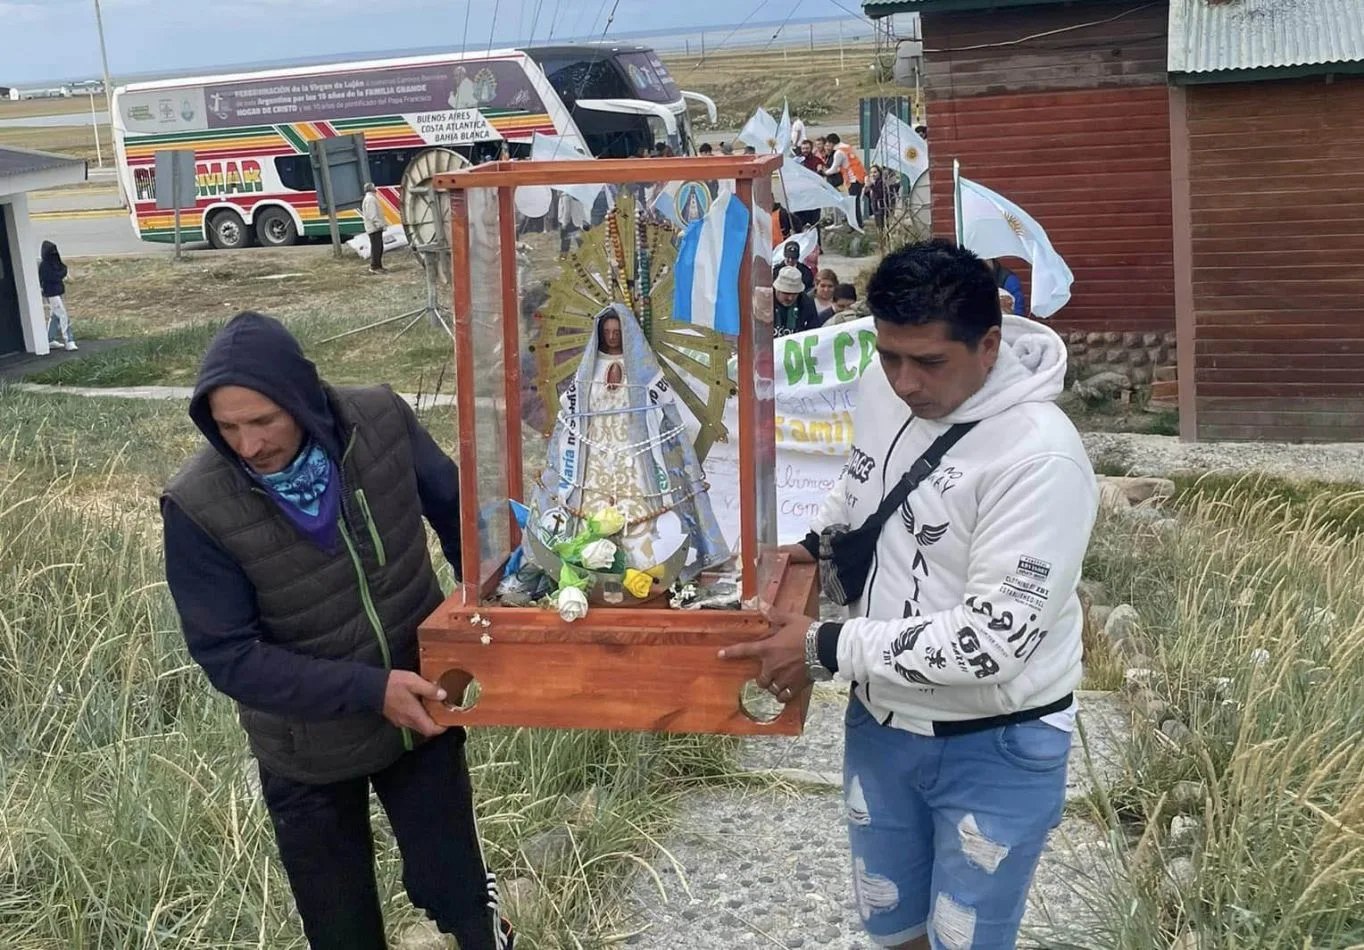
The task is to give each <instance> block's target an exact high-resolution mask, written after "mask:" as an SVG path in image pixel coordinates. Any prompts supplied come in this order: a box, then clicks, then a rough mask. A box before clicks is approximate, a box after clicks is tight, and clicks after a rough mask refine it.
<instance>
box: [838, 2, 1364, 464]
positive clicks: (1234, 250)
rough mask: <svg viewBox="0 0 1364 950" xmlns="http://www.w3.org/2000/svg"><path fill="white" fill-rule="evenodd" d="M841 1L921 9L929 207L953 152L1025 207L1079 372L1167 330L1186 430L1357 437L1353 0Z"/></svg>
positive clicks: (1362, 244)
mask: <svg viewBox="0 0 1364 950" xmlns="http://www.w3.org/2000/svg"><path fill="white" fill-rule="evenodd" d="M863 6H864V9H865V10H866V12H867V13H868V15H870V16H885V15H889V14H891V13H898V12H906V11H911V10H914V11H918V12H919V13H920V15H921V19H922V33H923V39H924V47H925V50H924V58H925V74H926V94H927V101H928V105H927V112H928V126H929V145H930V150H931V153H932V155H931V158H932V163H933V167H932V170H933V182H934V185H935V190H934V202H933V204H934V220H935V221H937V222H951V221H952V220H953V215H952V212H951V201H952V195H951V185H950V182H951V173H950V170H951V162H952V159H953V158H954V157H955V158H958V159H959V160H960V161H961V163H962V173H963V174H964V175H965V176H966V177H968V178H971V179H973V180H976V181H979V182H981V183H982V184H984V185H986V186H987V187H990V188H993V189H995V190H996V191H999V192H1000V193H1001V194H1004V195H1006V196H1008V197H1009V198H1011V199H1013V200H1015V201H1017V202H1018V203H1019V204H1020V205H1022V206H1023V207H1024V208H1026V209H1027V210H1028V211H1029V212H1030V213H1031V214H1033V215H1034V216H1035V217H1036V218H1037V219H1038V220H1039V221H1040V222H1041V223H1042V225H1043V227H1045V228H1046V229H1047V232H1048V234H1049V235H1051V237H1052V239H1053V243H1054V244H1055V245H1056V249H1057V250H1058V251H1059V252H1060V253H1061V255H1062V256H1063V257H1065V259H1066V261H1067V262H1068V263H1069V264H1070V266H1071V269H1072V270H1073V271H1074V273H1075V288H1074V294H1073V297H1072V300H1071V302H1070V304H1068V305H1067V306H1066V307H1065V309H1063V310H1062V311H1061V312H1060V313H1059V314H1058V315H1057V316H1056V317H1055V318H1054V319H1053V320H1052V321H1051V322H1052V323H1053V324H1054V325H1055V326H1056V328H1057V329H1058V330H1060V331H1062V332H1063V333H1066V332H1067V331H1068V333H1069V339H1070V341H1071V344H1072V354H1073V357H1074V358H1075V362H1076V363H1077V365H1079V366H1081V367H1083V369H1082V372H1083V371H1085V370H1092V368H1093V363H1094V357H1095V354H1096V352H1102V354H1103V356H1102V359H1103V360H1109V361H1113V360H1116V361H1118V362H1123V363H1126V364H1127V365H1128V366H1129V368H1132V369H1133V371H1132V372H1131V375H1132V376H1133V378H1134V379H1137V380H1138V381H1141V380H1142V378H1143V377H1144V376H1146V375H1147V371H1146V370H1145V369H1144V368H1143V367H1145V366H1147V365H1149V364H1150V363H1152V362H1157V363H1159V362H1163V361H1165V360H1167V359H1171V358H1172V355H1173V354H1175V353H1177V354H1178V356H1177V361H1178V388H1179V407H1180V427H1181V435H1182V436H1183V437H1184V438H1186V439H1280V440H1303V441H1307V440H1332V439H1342V440H1343V439H1350V440H1355V439H1364V258H1361V254H1364V160H1361V159H1360V157H1359V156H1360V155H1364V123H1361V122H1360V120H1359V116H1360V115H1361V114H1362V110H1364V2H1361V0H1155V2H1152V3H1148V4H1136V5H1133V4H1131V3H1127V2H1119V0H1071V2H1061V0H864V2H863ZM1176 327H1177V328H1178V329H1177V332H1175V331H1176ZM1157 341H1159V345H1157V346H1153V345H1152V344H1153V343H1156V342H1157ZM1170 344H1176V345H1174V346H1171V345H1170ZM1143 351H1145V352H1144V353H1143Z"/></svg>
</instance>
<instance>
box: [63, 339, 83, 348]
mask: <svg viewBox="0 0 1364 950" xmlns="http://www.w3.org/2000/svg"><path fill="white" fill-rule="evenodd" d="M66 348H67V349H68V350H77V349H80V347H78V346H76V341H75V340H70V341H68V342H67V344H66Z"/></svg>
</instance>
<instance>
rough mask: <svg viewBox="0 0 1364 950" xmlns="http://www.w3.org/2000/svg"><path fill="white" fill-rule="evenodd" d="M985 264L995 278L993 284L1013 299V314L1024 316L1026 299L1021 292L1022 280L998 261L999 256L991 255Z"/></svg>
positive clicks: (1026, 306)
mask: <svg viewBox="0 0 1364 950" xmlns="http://www.w3.org/2000/svg"><path fill="white" fill-rule="evenodd" d="M986 265H987V266H988V267H989V269H990V274H991V276H992V277H994V279H995V286H996V287H998V288H999V289H1000V290H1005V291H1008V293H1009V296H1010V297H1012V298H1013V300H1014V307H1013V314H1014V316H1016V317H1026V316H1027V315H1028V301H1027V298H1026V297H1025V296H1024V294H1023V281H1021V280H1019V279H1018V275H1017V274H1015V273H1014V272H1013V271H1011V270H1009V268H1007V267H1005V266H1004V265H1003V264H1001V263H1000V262H999V258H997V257H992V258H990V259H989V260H988V261H987V262H986Z"/></svg>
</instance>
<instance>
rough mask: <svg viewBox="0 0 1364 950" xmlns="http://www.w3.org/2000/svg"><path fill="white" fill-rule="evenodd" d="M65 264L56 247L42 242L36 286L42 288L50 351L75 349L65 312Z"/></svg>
mask: <svg viewBox="0 0 1364 950" xmlns="http://www.w3.org/2000/svg"><path fill="white" fill-rule="evenodd" d="M66 273H67V271H66V263H65V262H64V261H63V260H62V255H61V252H60V251H58V250H57V245H55V244H53V243H52V242H51V241H44V242H43V256H42V259H41V260H39V261H38V285H39V286H40V287H41V288H42V292H43V301H44V302H45V303H46V304H47V308H48V314H49V316H48V320H47V339H48V345H49V346H51V347H52V349H54V350H55V349H57V348H58V347H65V348H66V349H68V350H74V349H76V338H75V336H74V335H73V334H72V333H71V317H70V315H69V314H68V313H67V312H66V301H65V300H64V299H63V297H64V296H65V294H66Z"/></svg>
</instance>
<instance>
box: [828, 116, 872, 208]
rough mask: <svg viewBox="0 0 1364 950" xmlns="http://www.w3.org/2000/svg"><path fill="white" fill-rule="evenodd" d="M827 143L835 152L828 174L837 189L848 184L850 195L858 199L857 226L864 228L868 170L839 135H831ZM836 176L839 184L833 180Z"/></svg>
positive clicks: (859, 157) (855, 152)
mask: <svg viewBox="0 0 1364 950" xmlns="http://www.w3.org/2000/svg"><path fill="white" fill-rule="evenodd" d="M825 141H827V142H828V143H829V147H830V148H831V149H832V150H833V160H832V162H831V163H830V165H829V168H828V170H827V172H826V174H827V175H828V177H829V180H830V182H831V183H832V184H833V186H834V187H835V188H837V187H839V185H843V184H846V185H847V186H848V194H850V195H852V196H853V197H854V198H856V199H857V226H858V227H859V228H860V227H861V226H862V188H863V186H865V185H866V183H867V168H866V166H865V165H863V164H862V158H861V156H859V155H858V154H857V150H856V149H855V148H853V147H852V146H851V145H849V144H848V143H847V142H844V141H843V140H842V139H840V138H839V137H838V134H837V133H830V134H829V135H828V137H827V138H826V139H825ZM835 175H838V176H839V181H837V182H835V181H834V180H833V179H834V176H835Z"/></svg>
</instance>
